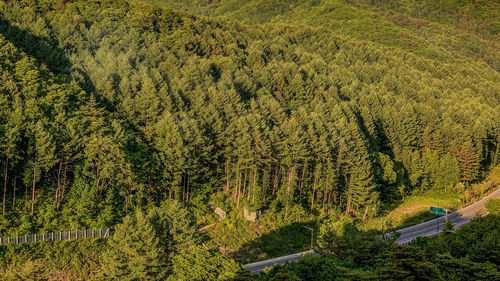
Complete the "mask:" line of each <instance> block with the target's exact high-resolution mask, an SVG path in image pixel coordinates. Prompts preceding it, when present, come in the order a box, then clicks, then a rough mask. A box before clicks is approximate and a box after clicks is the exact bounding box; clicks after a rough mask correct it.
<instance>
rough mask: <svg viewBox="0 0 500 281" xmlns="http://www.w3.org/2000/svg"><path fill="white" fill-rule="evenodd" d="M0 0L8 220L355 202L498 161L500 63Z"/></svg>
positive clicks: (373, 201)
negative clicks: (158, 208)
mask: <svg viewBox="0 0 500 281" xmlns="http://www.w3.org/2000/svg"><path fill="white" fill-rule="evenodd" d="M0 16H1V17H2V22H1V23H0V28H1V30H0V31H1V33H2V36H1V37H0V39H1V46H2V47H1V48H2V52H1V64H0V66H1V78H0V79H1V80H2V82H1V92H2V95H1V101H0V104H1V106H0V108H1V111H0V125H1V126H0V128H1V132H2V135H3V136H5V137H3V138H2V139H1V142H2V143H1V146H2V157H1V159H2V160H1V165H2V167H3V193H2V194H3V198H2V199H3V200H2V201H3V214H4V216H3V219H2V220H3V223H2V225H3V227H2V228H1V233H2V234H4V235H5V234H11V233H9V231H11V232H15V233H19V234H21V233H26V232H31V231H34V230H35V229H45V230H59V229H64V228H71V229H77V228H88V227H107V226H113V225H115V224H116V223H117V222H119V221H121V218H122V217H123V216H124V215H125V214H127V213H129V212H131V211H132V210H133V209H135V208H136V207H140V206H150V205H157V204H159V203H160V202H162V201H164V200H166V199H170V198H173V199H176V200H179V201H184V202H189V204H191V205H194V206H198V208H205V209H206V205H207V203H208V201H215V202H223V203H221V204H228V205H229V207H230V208H232V209H233V208H235V209H238V208H241V206H242V205H244V206H247V207H248V208H250V209H252V210H272V211H273V212H276V213H281V214H282V216H283V217H285V218H286V217H288V216H289V215H290V213H292V212H299V213H300V212H302V211H301V210H305V211H306V212H309V211H313V212H317V211H320V212H325V211H327V210H335V211H337V212H342V213H345V214H350V215H353V216H356V217H358V218H361V219H365V218H367V217H369V216H373V215H375V214H376V213H377V210H378V209H379V207H380V204H381V203H382V202H387V201H391V200H398V199H400V198H402V197H404V196H406V195H408V194H411V193H412V192H415V191H425V190H429V189H442V190H453V191H456V192H463V191H464V190H465V189H466V188H467V186H468V184H469V183H471V182H474V181H476V180H478V179H480V178H481V177H482V175H483V174H484V173H485V172H486V171H487V170H488V169H489V167H491V166H492V165H495V164H497V163H498V162H499V161H498V158H499V154H500V149H499V144H500V119H499V118H500V106H499V104H500V95H499V93H500V74H499V73H498V72H497V71H496V70H495V69H494V68H493V67H492V66H489V65H488V64H486V63H485V62H483V61H481V60H480V59H479V60H476V59H473V58H471V57H468V56H457V57H454V58H453V59H450V60H446V61H441V60H439V59H429V58H427V57H423V56H419V55H418V54H414V53H412V52H408V51H406V50H404V49H401V48H394V47H388V46H384V45H383V44H379V43H373V42H368V41H359V40H357V39H353V38H351V37H348V36H343V35H332V33H331V31H330V30H329V29H327V28H316V27H309V26H304V25H300V26H289V25H279V24H277V25H276V24H275V25H259V26H254V25H244V24H239V23H236V22H234V21H231V20H226V19H209V18H205V17H198V16H193V15H190V14H184V13H183V12H175V11H172V10H168V9H160V8H157V7H153V6H150V5H147V4H143V3H141V2H138V1H118V0H106V1H78V0H76V1H61V0H58V1H56V0H54V1H8V2H0ZM460 182H461V183H463V184H458V183H460ZM200 206H205V207H200ZM19 217H21V219H14V218H19Z"/></svg>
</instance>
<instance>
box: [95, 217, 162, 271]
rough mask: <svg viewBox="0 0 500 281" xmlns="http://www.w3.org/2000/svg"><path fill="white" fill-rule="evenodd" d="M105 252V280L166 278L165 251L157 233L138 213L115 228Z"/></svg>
mask: <svg viewBox="0 0 500 281" xmlns="http://www.w3.org/2000/svg"><path fill="white" fill-rule="evenodd" d="M109 248H110V249H109V250H108V251H107V252H106V253H105V256H104V262H105V264H106V266H105V275H106V277H107V278H108V279H111V280H113V279H120V280H137V279H140V280H163V279H164V278H165V276H166V274H167V270H166V269H167V256H168V254H169V252H167V251H168V249H165V248H163V247H161V242H160V233H157V232H156V231H155V229H154V227H153V224H152V223H151V222H150V220H149V219H148V217H147V215H146V214H145V213H144V212H142V211H136V212H135V214H134V215H133V216H126V217H125V218H124V220H123V223H122V224H120V225H118V226H117V227H116V228H115V231H114V234H113V238H112V239H109Z"/></svg>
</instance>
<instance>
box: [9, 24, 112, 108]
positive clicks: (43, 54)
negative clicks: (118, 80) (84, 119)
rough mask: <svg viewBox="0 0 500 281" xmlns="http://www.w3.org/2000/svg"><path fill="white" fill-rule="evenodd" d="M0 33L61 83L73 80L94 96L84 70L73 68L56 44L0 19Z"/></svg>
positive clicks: (93, 89) (89, 80) (91, 84)
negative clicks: (61, 81) (61, 80)
mask: <svg viewBox="0 0 500 281" xmlns="http://www.w3.org/2000/svg"><path fill="white" fill-rule="evenodd" d="M0 33H1V34H2V35H3V36H4V37H5V39H7V40H8V41H9V42H10V43H12V44H13V45H14V46H16V48H18V49H20V50H21V51H23V52H24V53H26V54H27V55H28V56H30V57H32V58H34V59H35V61H36V63H38V64H43V65H45V66H46V67H47V69H48V70H49V71H50V72H52V73H53V74H54V75H56V77H57V78H59V79H63V81H67V79H73V80H75V82H77V83H78V85H79V86H80V87H81V88H82V89H83V90H85V91H86V92H87V93H94V94H96V91H95V87H94V85H93V83H92V80H91V79H90V77H89V75H88V74H87V73H86V72H85V70H83V69H81V68H78V67H75V66H73V64H72V63H71V61H70V60H69V58H68V57H67V55H66V53H65V52H64V50H63V49H61V48H59V47H58V42H55V41H54V40H51V39H50V38H42V37H40V36H37V35H35V34H33V33H32V32H31V31H29V30H23V29H20V28H19V27H17V26H15V25H12V24H11V23H10V22H9V21H7V20H5V19H3V18H0ZM99 98H100V99H102V97H99ZM101 102H104V103H107V102H106V101H101Z"/></svg>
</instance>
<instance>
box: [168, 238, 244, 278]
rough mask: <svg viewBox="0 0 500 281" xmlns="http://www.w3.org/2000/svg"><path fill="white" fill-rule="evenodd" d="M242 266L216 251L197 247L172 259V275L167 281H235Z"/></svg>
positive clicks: (181, 252) (184, 250) (184, 251)
mask: <svg viewBox="0 0 500 281" xmlns="http://www.w3.org/2000/svg"><path fill="white" fill-rule="evenodd" d="M242 270H243V268H242V266H241V265H239V264H238V263H236V262H235V261H234V260H232V259H230V258H228V257H226V256H223V255H222V254H220V253H218V252H217V251H215V250H207V249H205V248H203V247H200V246H197V247H193V248H190V249H183V250H182V251H180V253H179V254H177V255H175V256H174V257H173V258H172V275H170V276H169V277H168V279H167V280H172V281H173V280H179V281H204V280H221V281H223V280H233V278H234V277H236V276H237V273H238V272H239V271H242Z"/></svg>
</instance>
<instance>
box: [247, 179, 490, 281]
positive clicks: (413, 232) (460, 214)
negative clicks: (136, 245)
mask: <svg viewBox="0 0 500 281" xmlns="http://www.w3.org/2000/svg"><path fill="white" fill-rule="evenodd" d="M490 198H500V188H499V189H497V190H495V191H494V192H492V193H490V194H489V195H488V196H486V197H484V198H482V199H481V200H479V201H477V202H475V203H474V204H471V205H469V206H467V207H465V208H463V209H460V210H458V211H456V212H454V213H450V214H448V215H447V216H445V217H439V218H436V219H433V220H429V221H426V222H423V223H420V224H417V225H414V226H410V227H407V228H403V229H400V230H398V231H397V232H399V233H400V234H401V236H400V237H399V238H398V239H397V240H396V243H399V244H408V243H409V242H410V241H412V240H413V239H415V238H417V237H419V236H427V237H430V236H435V235H437V234H439V233H441V232H442V231H443V228H444V225H445V223H444V221H445V219H447V220H449V221H450V222H451V223H453V225H454V226H455V228H458V227H461V226H462V225H465V224H468V223H469V222H470V221H471V220H472V219H473V218H474V217H475V216H477V215H482V214H484V213H485V209H484V204H486V202H488V200H489V199H490ZM310 254H314V251H313V250H310V251H306V252H301V253H297V254H293V255H288V256H282V257H279V258H275V259H270V260H265V261H260V262H255V263H249V264H245V267H246V268H247V270H249V271H250V272H251V273H259V272H261V271H262V270H263V269H264V268H266V267H272V266H273V265H276V264H285V263H287V262H295V261H298V260H299V259H300V258H301V257H302V256H304V255H310Z"/></svg>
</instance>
